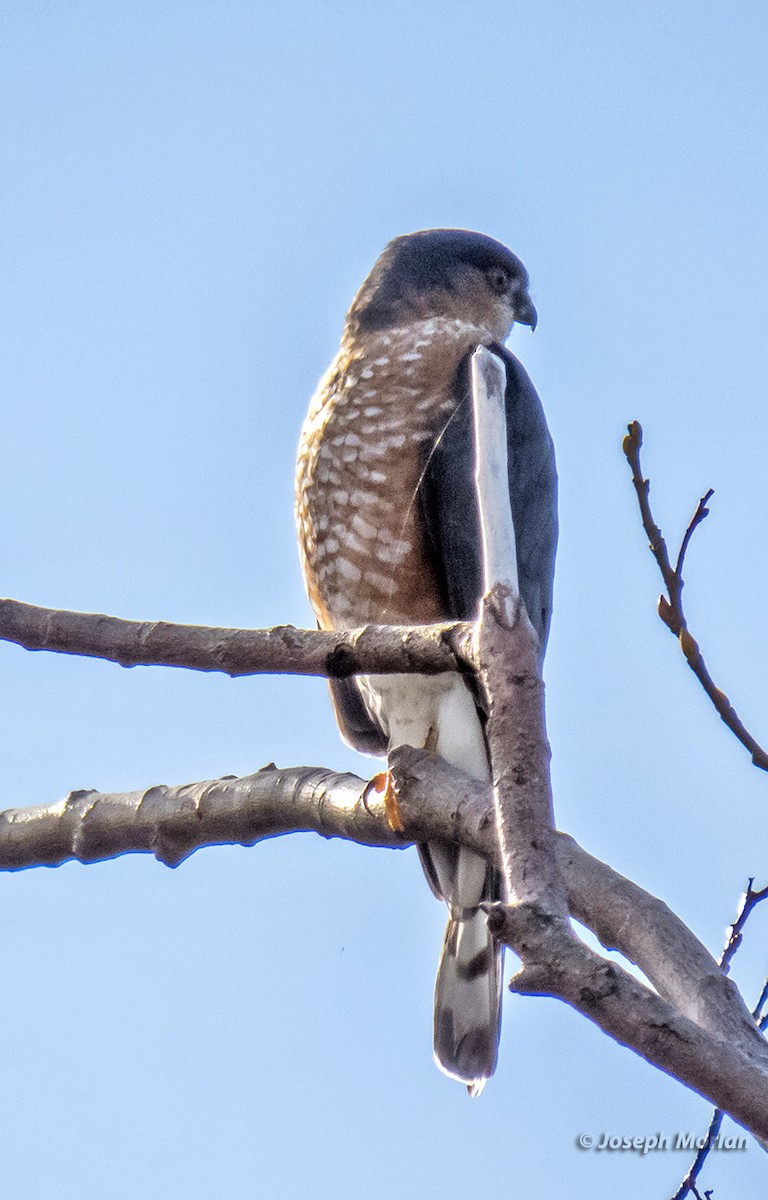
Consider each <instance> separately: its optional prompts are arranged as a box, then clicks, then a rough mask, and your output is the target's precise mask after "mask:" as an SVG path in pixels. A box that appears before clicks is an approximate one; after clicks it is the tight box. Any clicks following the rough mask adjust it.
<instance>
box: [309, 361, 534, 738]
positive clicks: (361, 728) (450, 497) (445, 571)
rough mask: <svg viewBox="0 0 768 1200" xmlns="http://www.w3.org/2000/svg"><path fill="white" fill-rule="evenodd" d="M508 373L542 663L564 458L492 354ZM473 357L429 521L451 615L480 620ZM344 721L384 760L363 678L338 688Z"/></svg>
mask: <svg viewBox="0 0 768 1200" xmlns="http://www.w3.org/2000/svg"><path fill="white" fill-rule="evenodd" d="M490 349H491V350H493V352H494V354H496V355H498V356H499V358H501V359H502V361H503V363H504V366H505V369H506V374H507V385H506V394H505V399H506V412H507V451H508V455H509V499H510V505H511V508H512V519H513V521H514V526H515V542H516V549H517V570H518V577H519V581H520V592H521V594H522V598H523V603H524V604H525V607H526V611H527V613H528V616H529V618H530V621H531V624H532V625H533V627H534V629H535V630H536V632H537V634H538V635H539V639H540V643H541V649H542V654H543V652H544V649H545V647H546V643H547V637H548V634H549V624H550V620H551V616H552V590H553V583H554V573H555V550H556V547H557V471H556V469H555V452H554V447H553V445H552V438H551V437H550V433H549V429H548V428H547V422H546V418H545V416H544V410H543V408H542V406H541V401H540V400H539V397H538V395H537V393H536V389H535V388H534V386H533V384H532V383H531V381H530V379H529V377H528V375H527V373H526V371H525V370H524V368H523V367H522V365H521V364H520V363H519V362H518V360H517V359H516V358H515V356H514V355H513V354H510V352H509V351H508V350H506V349H505V348H504V347H502V346H491V347H490ZM469 360H470V355H469V354H468V355H467V356H466V357H465V358H464V359H463V361H462V363H461V364H460V366H459V369H458V372H457V375H456V380H455V383H454V387H455V390H456V395H457V400H458V405H457V408H456V410H455V412H454V414H453V416H452V417H451V420H450V421H449V422H448V424H447V425H446V427H445V429H444V430H443V432H442V434H441V435H440V437H439V438H438V439H437V442H436V443H435V444H433V445H432V446H430V447H428V448H427V458H426V463H425V467H424V472H423V476H422V481H421V485H420V488H419V501H420V506H421V513H422V518H423V520H424V525H425V529H426V532H427V535H428V539H429V543H430V545H431V547H432V552H433V558H434V563H435V567H436V573H437V576H438V580H439V582H440V586H441V590H442V594H443V604H444V609H445V615H446V617H447V618H449V619H454V620H459V621H471V620H474V618H475V616H476V615H477V608H478V604H479V602H480V597H481V596H482V592H483V573H482V552H481V542H480V519H479V515H478V505H477V495H476V492H475V480H474V471H475V453H474V430H473V416H472V400H471V389H470V374H469ZM329 686H330V689H331V698H332V700H333V706H334V709H335V711H336V719H337V721H338V723H339V727H340V729H341V732H342V734H343V736H344V737H345V738H346V740H347V741H348V742H349V743H350V745H351V746H353V747H354V748H355V749H356V750H360V751H362V752H363V753H366V754H383V753H385V752H386V749H387V739H386V736H385V734H384V733H383V731H382V729H381V728H380V726H379V725H378V724H377V722H376V721H374V720H373V718H372V717H371V715H370V713H369V712H368V710H367V708H366V707H365V705H364V703H363V700H362V697H361V696H360V692H359V690H358V688H357V684H356V683H355V680H354V678H352V677H351V678H349V679H332V680H329Z"/></svg>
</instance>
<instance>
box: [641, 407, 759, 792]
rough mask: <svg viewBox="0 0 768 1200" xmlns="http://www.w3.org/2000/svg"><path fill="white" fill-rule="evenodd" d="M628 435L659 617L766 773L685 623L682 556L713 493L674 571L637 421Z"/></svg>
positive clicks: (699, 510) (701, 508)
mask: <svg viewBox="0 0 768 1200" xmlns="http://www.w3.org/2000/svg"><path fill="white" fill-rule="evenodd" d="M627 428H628V430H629V432H628V434H627V436H626V437H625V438H624V441H623V443H622V446H623V450H624V454H625V456H626V459H627V462H628V463H629V466H630V469H631V471H632V483H633V484H634V487H635V492H636V493H637V501H638V504H639V506H640V516H641V518H642V522H643V528H644V530H645V532H646V534H647V536H648V541H649V548H650V551H651V554H652V555H653V557H654V558H655V559H656V564H657V566H658V568H659V570H660V572H661V575H662V578H663V580H664V585H665V587H666V589H667V595H666V596H663V595H662V596H660V597H659V607H658V611H659V616H660V617H661V619H662V621H663V622H664V624H665V625H666V626H667V628H668V629H670V630H671V632H672V633H673V634H674V635H675V637H676V638H677V639H678V641H679V642H680V648H681V650H682V651H683V654H684V655H685V659H686V662H687V663H688V666H689V667H690V668H691V670H692V671H693V673H694V675H695V676H696V678H697V679H698V681H699V683H700V684H701V686H702V687H703V688H704V691H705V692H706V693H707V695H708V696H709V698H710V700H711V701H712V703H713V705H714V706H715V710H716V711H717V713H718V715H719V716H720V718H721V720H722V721H723V722H724V723H725V724H726V725H727V726H728V728H729V729H730V731H731V733H733V734H734V736H735V737H737V738H738V740H739V741H740V742H741V744H742V746H744V747H745V748H746V749H747V750H748V751H749V753H750V754H751V756H752V762H753V763H754V765H755V766H756V767H759V768H760V770H762V771H768V752H767V751H766V750H764V749H763V747H762V746H761V745H760V743H759V742H758V741H756V739H755V738H754V737H753V736H752V734H751V733H750V732H749V730H748V729H747V728H746V726H745V725H744V723H743V722H742V720H741V719H740V717H739V716H738V714H737V713H736V710H735V709H734V707H733V705H732V704H731V702H730V700H729V699H728V697H727V696H726V694H725V692H723V691H721V689H720V688H719V687H718V686H717V684H716V683H715V681H714V680H713V678H712V676H711V675H710V673H709V670H708V669H707V666H706V663H705V662H704V659H703V657H702V654H701V650H700V649H699V644H698V642H697V641H696V638H695V637H693V636H692V635H691V633H690V632H689V629H688V623H687V621H686V618H685V612H684V610H683V600H682V592H683V576H682V569H683V564H684V562H685V555H686V552H687V550H688V545H689V543H690V540H691V537H692V536H693V533H694V531H695V530H696V529H697V528H698V526H699V525H700V524H701V522H702V521H703V520H704V518H705V517H706V516H707V513H708V512H709V509H708V508H707V503H708V502H709V500H710V498H711V496H712V495H713V491H712V489H711V488H710V489H709V491H708V492H707V493H706V494H705V495H704V496H702V498H701V500H700V501H699V503H698V505H697V506H696V511H695V512H694V514H693V516H692V517H691V520H690V522H689V524H688V528H687V529H686V531H685V535H684V537H683V540H682V543H681V545H680V550H679V553H678V555H677V562H676V565H675V567H674V568H673V567H672V565H671V564H670V561H669V554H668V552H667V544H666V542H665V541H664V537H663V535H662V533H661V530H660V529H659V527H658V525H657V524H656V522H655V521H654V519H653V513H652V512H651V505H650V500H649V493H650V488H651V485H650V481H649V480H648V479H644V478H643V473H642V470H641V467H640V447H641V446H642V444H643V430H642V427H641V425H640V422H639V421H632V423H631V424H630V425H628V426H627Z"/></svg>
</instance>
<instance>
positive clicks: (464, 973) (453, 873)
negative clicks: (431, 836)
mask: <svg viewBox="0 0 768 1200" xmlns="http://www.w3.org/2000/svg"><path fill="white" fill-rule="evenodd" d="M421 858H422V863H423V865H424V869H425V871H426V874H427V877H428V879H429V880H430V883H431V884H432V886H433V889H434V890H435V891H436V892H437V893H438V894H439V895H440V896H442V898H443V899H444V900H445V901H446V902H447V903H448V906H449V909H450V916H449V918H448V925H447V927H446V930H445V938H444V940H443V950H442V954H441V956H440V965H439V967H438V969H437V980H436V983H435V1025H434V1046H435V1059H436V1061H437V1064H438V1066H439V1067H440V1068H441V1070H443V1071H445V1073H446V1074H447V1075H450V1076H452V1078H454V1079H459V1080H461V1081H462V1082H463V1083H465V1084H466V1085H467V1089H468V1091H469V1094H470V1096H479V1094H480V1092H481V1091H482V1090H483V1087H484V1086H485V1081H486V1079H488V1078H489V1076H491V1075H492V1074H493V1072H494V1070H495V1069H496V1059H497V1056H498V1047H499V1033H500V1027H501V981H502V978H503V960H504V948H503V946H499V945H497V943H496V942H495V940H494V939H493V937H492V936H491V934H490V932H489V930H488V921H487V918H486V915H485V913H484V912H483V911H482V910H481V909H480V908H478V904H479V903H480V902H481V901H483V900H498V899H500V897H501V888H500V880H499V877H498V873H497V872H496V871H495V870H494V869H493V867H491V866H490V864H488V863H487V862H486V861H485V859H483V858H481V857H480V856H479V855H477V854H475V853H474V852H473V851H471V850H467V849H464V848H461V849H456V848H455V847H450V846H441V845H436V844H435V843H430V845H429V846H424V847H422V848H421Z"/></svg>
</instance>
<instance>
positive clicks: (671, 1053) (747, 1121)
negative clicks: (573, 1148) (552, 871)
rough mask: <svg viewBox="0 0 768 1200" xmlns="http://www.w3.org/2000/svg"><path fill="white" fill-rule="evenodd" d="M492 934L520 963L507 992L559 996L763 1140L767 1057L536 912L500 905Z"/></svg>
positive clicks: (767, 1116)
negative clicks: (698, 1019) (710, 1026)
mask: <svg viewBox="0 0 768 1200" xmlns="http://www.w3.org/2000/svg"><path fill="white" fill-rule="evenodd" d="M489 919H490V920H491V923H492V928H493V929H494V932H495V934H496V936H497V937H499V938H501V939H502V940H503V941H504V942H505V943H506V944H507V945H509V946H511V947H512V949H513V950H515V951H516V952H517V953H518V954H519V955H520V957H521V959H522V962H523V965H522V968H521V970H520V971H519V973H518V974H517V975H516V976H515V978H514V979H513V980H512V983H511V985H510V986H511V987H512V990H513V991H515V992H518V993H521V994H526V995H547V996H557V997H559V998H560V999H562V1000H564V1001H565V1002H566V1003H567V1004H569V1005H571V1007H572V1008H575V1009H576V1010H577V1011H578V1012H580V1013H582V1014H583V1015H584V1016H585V1017H588V1018H589V1019H590V1020H591V1021H594V1023H595V1024H596V1025H598V1026H599V1027H600V1028H601V1029H602V1030H603V1031H604V1032H605V1033H608V1034H610V1035H611V1037H613V1038H615V1039H616V1041H618V1042H620V1043H621V1044H622V1045H624V1046H629V1047H630V1048H631V1049H632V1050H634V1051H635V1052H636V1053H637V1054H640V1055H641V1056H642V1057H643V1058H645V1059H646V1060H647V1061H648V1062H650V1063H653V1065H654V1066H657V1067H659V1068H660V1069H661V1070H663V1071H665V1072H667V1074H670V1075H674V1076H675V1078H677V1079H679V1080H681V1081H682V1082H683V1083H685V1084H687V1085H688V1086H689V1087H691V1088H693V1089H694V1090H695V1091H697V1092H698V1093H699V1094H700V1095H702V1096H705V1097H707V1098H708V1099H710V1100H712V1099H713V1098H714V1097H715V1096H717V1097H721V1098H722V1102H721V1101H720V1100H716V1101H715V1103H716V1104H718V1107H720V1108H724V1109H725V1110H726V1111H727V1112H729V1113H730V1115H731V1116H732V1117H733V1118H734V1119H735V1120H736V1121H738V1122H739V1124H741V1125H743V1126H744V1127H745V1128H746V1129H749V1130H750V1131H751V1132H752V1133H754V1134H755V1135H756V1136H757V1137H761V1138H763V1139H764V1138H765V1137H766V1136H768V1059H766V1056H765V1055H763V1056H762V1059H761V1058H760V1057H759V1056H758V1055H748V1054H745V1053H744V1052H743V1050H741V1049H739V1048H737V1047H735V1046H733V1045H731V1044H730V1043H729V1042H728V1041H726V1040H725V1039H724V1038H719V1037H715V1036H713V1035H712V1034H710V1033H709V1032H708V1031H706V1030H704V1029H702V1027H701V1026H700V1025H697V1024H696V1023H695V1022H694V1021H691V1020H689V1019H688V1018H687V1017H684V1016H682V1014H681V1013H679V1012H678V1010H677V1009H676V1008H675V1007H674V1006H673V1005H671V1004H668V1003H667V1001H665V1000H662V999H661V997H660V996H657V995H656V994H655V993H654V992H652V991H651V990H650V989H649V988H647V987H645V986H644V985H643V984H642V983H640V982H639V981H638V980H636V979H634V978H633V977H632V976H631V975H630V974H628V973H627V972H626V971H624V970H623V969H622V968H621V967H619V966H618V965H617V964H616V963H612V962H607V961H606V960H605V959H604V958H601V956H600V955H599V954H596V953H595V952H594V951H593V950H590V949H589V948H588V947H587V946H585V945H584V944H583V943H582V942H580V941H578V939H576V938H573V937H570V936H568V934H567V932H565V931H564V930H563V926H562V924H561V923H560V922H558V921H548V920H546V919H545V918H543V917H542V914H541V912H540V910H539V909H538V908H535V907H533V906H528V905H518V906H516V907H514V908H511V907H505V906H503V905H498V906H497V907H496V908H494V909H493V910H492V912H491V914H490V918H489Z"/></svg>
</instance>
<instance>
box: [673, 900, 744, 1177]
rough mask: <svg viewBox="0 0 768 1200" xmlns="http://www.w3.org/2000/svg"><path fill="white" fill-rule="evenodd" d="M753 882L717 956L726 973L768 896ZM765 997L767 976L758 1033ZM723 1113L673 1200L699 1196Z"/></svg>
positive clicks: (716, 1115) (718, 1111)
mask: <svg viewBox="0 0 768 1200" xmlns="http://www.w3.org/2000/svg"><path fill="white" fill-rule="evenodd" d="M754 882H755V881H754V878H752V879H750V880H749V882H748V883H747V890H746V891H745V893H744V895H743V896H742V898H741V904H740V906H739V911H738V913H737V914H736V917H735V919H734V921H733V924H732V925H731V926H730V928H729V932H728V940H727V942H726V943H725V946H724V947H723V952H722V954H721V955H720V966H721V967H722V969H723V974H725V975H727V974H728V972H729V971H730V968H731V962H732V961H733V956H734V954H735V953H736V951H737V950H738V948H739V946H740V945H741V943H742V941H743V937H744V926H745V925H746V923H747V921H748V920H749V917H750V914H751V913H752V911H753V910H754V909H755V908H756V907H757V905H758V904H760V903H761V901H763V900H765V899H766V898H768V887H764V888H758V889H757V890H755V888H754V886H753V885H754ZM766 1000H768V979H766V981H765V983H764V984H763V987H762V989H761V992H760V997H759V999H758V1001H757V1004H756V1005H755V1007H754V1008H753V1010H752V1016H753V1017H754V1018H755V1021H756V1022H757V1027H758V1029H759V1030H760V1031H761V1032H762V1031H763V1030H764V1029H765V1027H766V1025H768V1013H765V1014H762V1015H761V1013H762V1009H763V1005H764V1004H765V1002H766ZM724 1116H725V1113H724V1112H723V1110H722V1109H721V1108H715V1109H714V1110H713V1112H712V1117H711V1119H710V1122H709V1128H708V1129H707V1134H706V1137H705V1138H704V1143H703V1145H702V1146H700V1147H699V1150H698V1152H697V1154H696V1157H695V1158H694V1160H693V1162H692V1163H691V1165H690V1167H689V1169H688V1172H687V1174H686V1176H685V1178H684V1179H683V1181H682V1183H681V1184H680V1187H679V1188H678V1189H677V1191H676V1192H675V1194H674V1196H673V1197H672V1200H685V1197H686V1196H687V1195H688V1194H689V1193H690V1194H692V1195H693V1196H694V1197H696V1196H699V1192H698V1190H697V1188H696V1181H697V1179H698V1178H699V1175H700V1174H701V1170H702V1167H703V1166H704V1163H705V1162H706V1161H707V1158H708V1157H709V1152H710V1150H711V1149H712V1147H713V1145H714V1144H715V1140H716V1138H717V1135H718V1134H719V1132H720V1127H721V1126H722V1124H723V1117H724ZM704 1195H705V1196H709V1195H710V1193H709V1192H705V1193H704Z"/></svg>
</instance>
